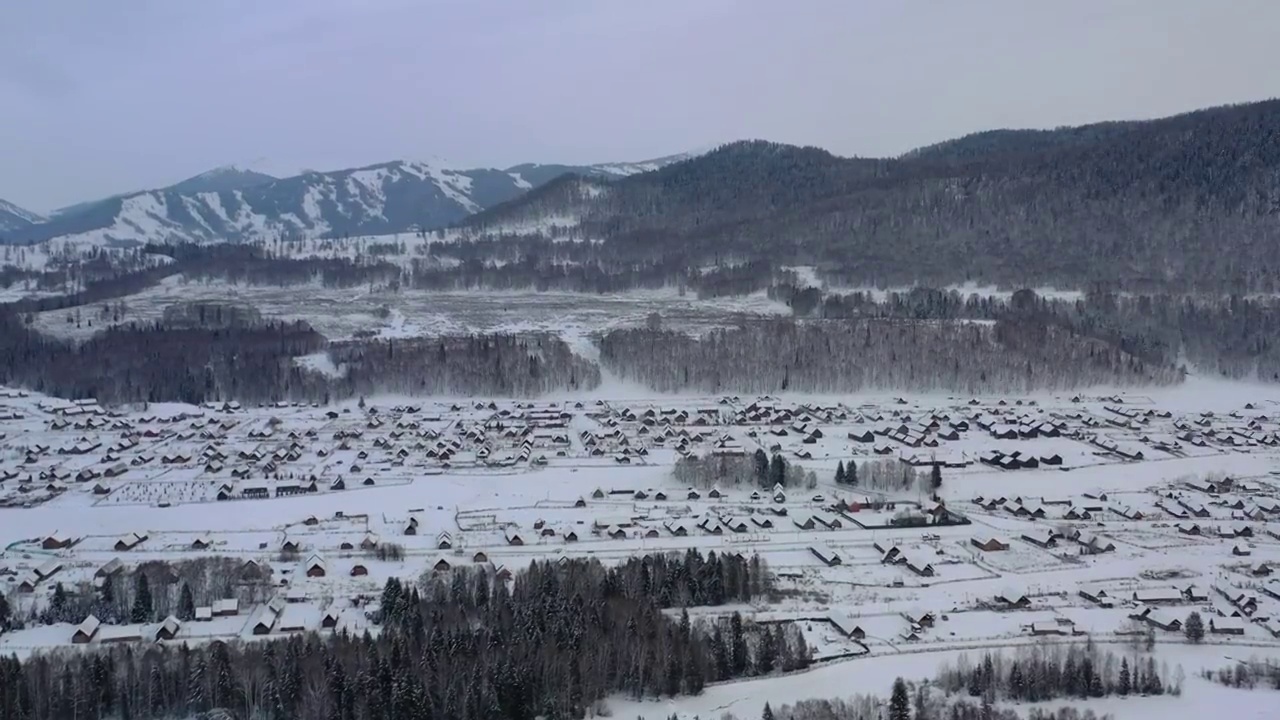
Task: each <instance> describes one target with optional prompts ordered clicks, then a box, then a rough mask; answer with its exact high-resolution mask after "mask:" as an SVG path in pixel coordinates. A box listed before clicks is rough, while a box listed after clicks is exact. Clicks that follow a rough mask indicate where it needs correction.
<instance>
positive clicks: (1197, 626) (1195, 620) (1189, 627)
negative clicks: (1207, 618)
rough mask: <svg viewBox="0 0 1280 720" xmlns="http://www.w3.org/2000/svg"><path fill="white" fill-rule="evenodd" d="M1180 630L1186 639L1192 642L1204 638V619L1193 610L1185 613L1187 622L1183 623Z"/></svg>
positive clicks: (1197, 641)
mask: <svg viewBox="0 0 1280 720" xmlns="http://www.w3.org/2000/svg"><path fill="white" fill-rule="evenodd" d="M1182 631H1183V632H1184V633H1185V634H1186V636H1187V639H1188V640H1190V641H1191V642H1193V643H1199V642H1201V641H1203V640H1204V619H1203V618H1201V617H1200V613H1198V612H1196V611H1195V610H1192V611H1191V614H1190V615H1187V622H1186V623H1184V624H1183V626H1182Z"/></svg>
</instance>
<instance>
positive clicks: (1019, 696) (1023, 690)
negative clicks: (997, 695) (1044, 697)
mask: <svg viewBox="0 0 1280 720" xmlns="http://www.w3.org/2000/svg"><path fill="white" fill-rule="evenodd" d="M1010 665H1011V667H1010V668H1009V694H1010V695H1012V696H1013V697H1014V699H1016V700H1025V699H1026V697H1027V685H1026V680H1025V678H1023V677H1022V663H1020V662H1018V661H1017V660H1014V661H1012V663H1010Z"/></svg>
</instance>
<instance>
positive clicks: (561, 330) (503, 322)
mask: <svg viewBox="0 0 1280 720" xmlns="http://www.w3.org/2000/svg"><path fill="white" fill-rule="evenodd" d="M123 301H124V304H125V308H126V312H125V314H124V315H123V316H121V317H120V320H119V322H120V323H128V322H151V321H155V320H159V319H160V318H161V316H162V315H163V314H164V309H165V308H166V307H168V306H170V305H172V304H174V303H179V302H199V301H204V302H219V303H223V302H225V303H237V304H249V305H253V306H254V307H256V308H257V309H258V310H259V311H260V312H261V313H262V315H263V317H264V318H267V319H280V320H305V321H307V322H309V323H310V324H311V325H312V326H313V327H314V328H316V330H318V331H319V332H321V333H322V334H324V335H325V336H326V337H328V338H329V339H330V340H343V339H348V338H351V337H352V336H354V335H355V334H356V333H362V334H370V335H374V336H379V337H413V336H422V335H443V334H452V333H496V332H506V333H514V332H530V331H546V332H554V333H557V334H560V335H561V336H562V337H564V338H565V339H566V340H568V341H570V342H573V341H574V340H575V339H577V338H579V337H581V336H583V335H584V334H585V333H590V332H597V331H604V330H609V329H613V328H617V327H628V326H637V325H643V324H644V322H645V320H646V319H647V318H648V317H649V316H650V315H651V314H652V313H659V314H660V315H661V316H662V320H663V324H664V326H666V327H671V328H673V329H680V330H685V331H691V332H699V331H702V330H707V329H711V328H716V327H723V326H725V325H730V324H733V323H734V322H735V318H738V317H747V316H754V315H762V314H763V315H779V314H785V313H788V312H789V310H788V309H787V307H786V305H784V304H783V303H779V302H775V301H772V300H770V299H769V298H767V297H765V295H764V294H763V293H759V294H756V295H751V296H746V297H732V298H724V299H714V298H713V299H704V300H699V299H698V298H697V297H696V296H695V295H692V294H690V295H687V296H681V295H680V294H679V293H678V292H676V291H675V290H671V291H649V292H645V291H636V292H631V293H626V294H618V295H595V294H592V295H586V294H578V293H564V292H501V291H485V292H433V291H417V290H402V291H399V292H390V291H377V292H370V291H369V289H368V288H367V287H360V288H348V289H334V288H324V287H320V286H319V285H317V286H315V287H314V288H311V289H309V290H308V289H299V288H298V287H297V286H291V287H283V288H280V287H269V286H260V285H233V284H228V283H224V282H210V283H198V282H188V281H185V279H184V278H182V277H180V276H175V277H171V278H168V279H166V280H165V281H164V282H162V283H160V284H159V285H157V286H156V287H153V288H149V289H147V290H145V291H143V292H141V293H138V294H136V295H131V296H128V297H126V298H124V299H123ZM67 318H68V313H67V311H65V310H64V311H49V312H44V313H40V314H38V315H37V317H36V327H38V328H39V329H40V330H41V331H42V332H45V333H48V334H51V335H54V336H56V337H71V338H84V337H88V336H90V335H92V334H93V333H94V332H97V331H99V330H101V329H102V328H103V327H105V325H104V324H103V323H104V322H105V323H107V324H110V323H111V322H112V320H111V319H110V318H107V319H105V320H103V319H102V318H100V317H99V315H98V313H96V312H94V310H93V309H92V308H85V309H84V310H83V311H82V322H81V323H80V326H79V327H77V326H76V323H75V322H74V316H73V321H72V322H67ZM84 320H92V323H91V324H89V323H86V322H84Z"/></svg>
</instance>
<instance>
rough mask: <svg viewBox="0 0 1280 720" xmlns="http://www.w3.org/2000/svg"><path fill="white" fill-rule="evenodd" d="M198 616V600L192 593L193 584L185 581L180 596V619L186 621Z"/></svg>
mask: <svg viewBox="0 0 1280 720" xmlns="http://www.w3.org/2000/svg"><path fill="white" fill-rule="evenodd" d="M195 617H196V601H195V598H194V597H193V596H192V595H191V586H190V585H188V584H186V583H183V584H182V594H181V595H180V596H179V597H178V619H179V620H182V621H183V622H186V621H188V620H194V619H195Z"/></svg>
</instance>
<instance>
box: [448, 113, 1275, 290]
mask: <svg viewBox="0 0 1280 720" xmlns="http://www.w3.org/2000/svg"><path fill="white" fill-rule="evenodd" d="M534 218H544V219H556V220H558V221H559V222H560V223H562V224H569V225H571V228H570V229H568V230H559V232H561V233H562V234H564V235H565V236H566V237H581V238H587V239H594V240H603V241H605V242H606V243H607V244H609V245H610V246H611V247H612V248H613V250H614V251H615V252H616V253H618V256H619V257H627V258H632V257H635V256H640V257H644V258H648V259H650V260H653V259H656V258H661V257H666V256H669V255H683V256H685V257H687V258H689V259H690V261H691V262H694V263H697V264H705V263H707V262H712V261H715V260H716V259H719V258H726V257H737V258H740V259H753V258H767V259H771V260H774V261H775V262H779V263H791V264H797V263H799V264H813V265H817V266H819V267H820V268H822V269H823V270H824V271H825V272H828V273H830V274H831V276H833V277H840V278H843V279H844V280H848V281H857V282H860V283H878V284H889V285H900V284H926V285H934V286H939V285H947V284H951V283H957V282H964V281H977V282H980V283H992V284H1004V285H1014V286H1030V287H1037V286H1046V285H1055V286H1059V287H1062V286H1068V287H1081V288H1084V287H1091V286H1095V285H1098V284H1100V283H1101V284H1105V285H1107V286H1109V287H1112V288H1113V289H1125V290H1146V291H1153V290H1159V291H1188V290H1207V291H1214V292H1240V291H1274V290H1277V289H1280V250H1278V249H1277V248H1280V101H1276V100H1271V101H1266V102H1260V103H1253V104H1248V105H1238V106H1230V107H1222V108H1214V109H1210V110H1203V111H1198V112H1193V113H1188V114H1185V115H1179V116H1175V117H1170V118H1165V119H1161V120H1153V121H1145V122H1128V123H1105V124H1101V125H1094V126H1086V127H1083V128H1066V129H1060V130H1053V131H1043V132H1035V131H997V132H993V133H984V134H979V135H975V136H969V137H967V138H962V139H959V140H955V141H951V142H948V143H942V144H940V145H937V146H934V147H931V148H925V149H922V150H920V151H918V152H915V153H909V154H908V155H905V156H903V157H901V158H895V159H884V160H865V159H857V158H854V159H845V158H838V157H835V156H833V155H831V154H829V153H827V152H825V151H823V150H819V149H816V148H797V147H790V146H785V145H778V144H774V143H767V142H759V141H753V142H742V143H735V144H732V145H726V146H724V147H721V148H720V149H718V150H716V151H714V152H711V153H709V154H707V155H705V156H702V157H698V158H694V159H692V160H688V161H685V162H681V163H676V164H674V165H670V166H668V167H665V168H662V169H661V170H658V171H656V172H652V173H645V174H642V175H636V176H632V177H628V178H624V179H621V180H618V181H615V182H612V183H607V184H606V183H602V182H600V181H598V180H593V179H579V180H574V179H572V178H565V179H562V180H560V181H558V182H557V183H555V184H552V185H549V186H547V187H545V188H543V189H542V191H541V192H538V193H530V194H529V195H527V196H524V197H522V198H520V199H517V200H515V201H512V202H511V203H507V204H505V205H500V206H498V207H496V208H493V209H491V210H489V211H487V212H485V213H481V214H479V215H477V216H475V217H473V218H471V219H469V220H468V221H467V222H466V226H467V227H469V228H471V229H472V231H474V232H477V233H484V232H486V231H496V230H495V229H501V228H503V227H506V226H510V225H512V224H513V223H525V224H526V225H527V224H528V223H529V222H530V221H531V220H532V219H534Z"/></svg>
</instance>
